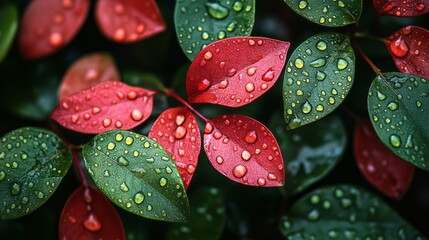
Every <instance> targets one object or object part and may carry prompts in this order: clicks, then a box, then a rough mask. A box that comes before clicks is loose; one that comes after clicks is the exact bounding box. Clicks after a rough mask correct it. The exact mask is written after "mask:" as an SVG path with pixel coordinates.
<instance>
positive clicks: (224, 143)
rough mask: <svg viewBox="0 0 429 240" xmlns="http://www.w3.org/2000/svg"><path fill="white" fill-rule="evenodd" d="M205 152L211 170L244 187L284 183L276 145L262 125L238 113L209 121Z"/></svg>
mask: <svg viewBox="0 0 429 240" xmlns="http://www.w3.org/2000/svg"><path fill="white" fill-rule="evenodd" d="M204 150H205V152H206V154H207V157H208V159H209V160H210V163H211V164H212V165H213V167H214V168H215V169H216V170H217V171H218V172H220V173H221V174H223V175H225V176H226V177H227V178H229V179H231V180H233V181H236V182H239V183H241V184H244V185H250V186H260V187H277V186H281V185H283V184H284V181H285V174H284V163H283V158H282V155H281V152H280V149H279V145H278V144H277V141H276V139H275V137H274V136H273V134H272V133H271V132H270V130H269V129H268V128H267V127H265V126H264V125H263V124H262V123H260V122H258V121H256V120H254V119H252V118H250V117H247V116H243V115H239V114H230V115H223V116H219V117H217V118H214V119H211V120H210V121H209V122H207V124H206V126H205V128H204Z"/></svg>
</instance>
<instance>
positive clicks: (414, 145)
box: [368, 72, 429, 170]
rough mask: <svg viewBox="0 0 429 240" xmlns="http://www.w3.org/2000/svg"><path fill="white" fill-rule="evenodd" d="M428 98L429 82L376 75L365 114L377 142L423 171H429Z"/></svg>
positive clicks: (391, 73) (411, 77)
mask: <svg viewBox="0 0 429 240" xmlns="http://www.w3.org/2000/svg"><path fill="white" fill-rule="evenodd" d="M428 97H429V84H428V80H426V79H424V78H420V77H418V76H414V75H410V74H405V73H397V72H388V73H383V76H377V77H376V78H375V79H374V81H373V82H372V84H371V87H370V89H369V93H368V112H369V114H370V116H371V121H372V125H373V126H374V129H375V132H376V133H377V135H378V137H379V138H380V140H381V141H382V142H383V143H384V145H386V146H387V147H388V148H389V149H390V150H391V151H392V152H393V153H394V154H395V155H397V156H398V157H400V158H402V159H404V160H406V161H408V162H410V163H411V164H413V165H414V166H416V167H419V168H421V169H424V170H429V140H428V139H429V125H428V124H427V123H426V120H427V117H425V116H427V114H428V112H429V104H428Z"/></svg>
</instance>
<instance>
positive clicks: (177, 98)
mask: <svg viewBox="0 0 429 240" xmlns="http://www.w3.org/2000/svg"><path fill="white" fill-rule="evenodd" d="M162 93H164V94H166V95H167V96H170V97H172V98H174V99H176V100H177V101H179V102H180V103H182V104H183V105H185V107H187V108H188V109H189V110H191V112H193V113H195V114H196V115H197V116H198V117H200V118H201V119H202V120H203V121H204V122H206V123H207V122H208V121H209V120H208V119H207V118H206V117H204V116H203V115H202V114H201V113H200V112H198V111H197V110H196V109H195V108H193V107H192V106H191V104H189V103H188V102H186V101H185V100H184V99H183V98H181V97H180V96H179V95H177V94H176V93H175V92H174V91H173V90H172V89H167V90H166V91H164V92H162Z"/></svg>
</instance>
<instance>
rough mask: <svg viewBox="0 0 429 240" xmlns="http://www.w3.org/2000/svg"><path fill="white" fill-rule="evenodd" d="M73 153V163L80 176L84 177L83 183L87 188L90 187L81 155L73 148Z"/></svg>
mask: <svg viewBox="0 0 429 240" xmlns="http://www.w3.org/2000/svg"><path fill="white" fill-rule="evenodd" d="M72 154H73V163H74V165H75V166H76V168H77V170H78V172H79V175H80V178H81V179H82V185H83V186H84V187H85V188H88V182H87V181H86V178H85V175H84V174H83V170H82V166H81V165H80V161H79V157H78V156H77V153H76V150H75V149H73V150H72Z"/></svg>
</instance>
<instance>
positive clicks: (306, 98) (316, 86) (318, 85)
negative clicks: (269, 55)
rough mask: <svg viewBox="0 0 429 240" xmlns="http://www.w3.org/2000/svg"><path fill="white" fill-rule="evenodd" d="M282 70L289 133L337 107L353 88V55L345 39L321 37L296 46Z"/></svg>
mask: <svg viewBox="0 0 429 240" xmlns="http://www.w3.org/2000/svg"><path fill="white" fill-rule="evenodd" d="M286 66H287V67H286V73H285V76H284V81H283V100H284V115H285V121H286V125H287V127H288V129H293V128H297V127H299V126H302V125H305V124H308V123H311V122H313V121H316V120H318V119H320V118H322V117H324V116H326V115H327V114H329V113H330V112H332V111H333V110H334V109H335V108H337V107H338V106H339V105H340V104H341V102H342V101H343V100H344V98H345V97H346V95H347V93H348V92H349V90H350V88H351V87H352V84H353V79H354V72H355V55H354V52H353V49H352V47H351V45H350V41H349V38H348V37H347V36H345V35H342V34H339V33H321V34H317V35H314V36H312V37H310V38H309V39H307V40H306V41H304V42H303V43H302V44H301V45H299V46H298V48H297V49H295V51H294V52H293V54H292V56H291V57H290V58H289V61H288V63H287V65H286Z"/></svg>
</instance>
